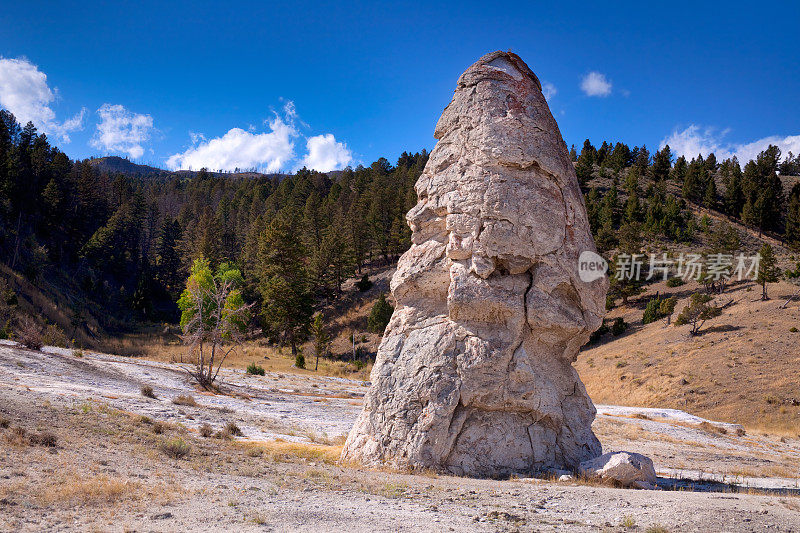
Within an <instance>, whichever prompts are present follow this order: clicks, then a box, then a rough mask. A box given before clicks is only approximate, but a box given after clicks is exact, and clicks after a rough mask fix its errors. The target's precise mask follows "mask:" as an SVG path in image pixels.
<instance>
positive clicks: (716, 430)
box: [699, 421, 728, 435]
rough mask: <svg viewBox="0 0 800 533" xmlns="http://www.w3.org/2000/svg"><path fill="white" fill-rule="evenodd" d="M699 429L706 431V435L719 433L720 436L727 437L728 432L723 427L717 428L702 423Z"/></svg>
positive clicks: (707, 423)
mask: <svg viewBox="0 0 800 533" xmlns="http://www.w3.org/2000/svg"><path fill="white" fill-rule="evenodd" d="M699 428H700V429H702V430H703V431H705V432H706V433H719V434H720V435H727V434H728V430H727V429H725V428H724V427H722V426H715V425H714V424H711V423H709V422H705V421H703V422H701V423H700V425H699Z"/></svg>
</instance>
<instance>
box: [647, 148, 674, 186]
mask: <svg viewBox="0 0 800 533" xmlns="http://www.w3.org/2000/svg"><path fill="white" fill-rule="evenodd" d="M671 168H672V152H670V149H669V145H668V144H667V145H664V148H662V149H661V150H659V151H657V152H656V153H655V155H654V156H653V168H652V169H651V172H652V174H653V179H654V180H655V181H665V180H666V179H667V178H669V171H670V169H671Z"/></svg>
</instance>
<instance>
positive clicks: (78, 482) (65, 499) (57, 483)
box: [37, 474, 142, 505]
mask: <svg viewBox="0 0 800 533" xmlns="http://www.w3.org/2000/svg"><path fill="white" fill-rule="evenodd" d="M141 496H142V484H141V483H139V482H136V481H131V480H122V479H119V478H110V477H108V476H106V475H104V474H97V475H81V474H75V475H70V476H64V477H62V478H57V479H55V480H53V481H51V482H50V483H48V484H47V485H45V486H44V487H42V488H41V489H40V491H39V492H38V494H37V499H38V500H39V501H40V502H42V503H43V504H45V505H96V504H112V503H118V502H121V501H124V500H135V499H139V498H140V497H141Z"/></svg>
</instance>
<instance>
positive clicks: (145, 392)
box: [140, 385, 156, 400]
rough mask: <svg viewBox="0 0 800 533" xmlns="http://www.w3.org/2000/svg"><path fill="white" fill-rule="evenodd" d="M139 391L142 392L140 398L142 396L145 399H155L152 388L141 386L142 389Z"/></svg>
mask: <svg viewBox="0 0 800 533" xmlns="http://www.w3.org/2000/svg"><path fill="white" fill-rule="evenodd" d="M140 390H141V392H142V396H144V397H145V398H152V399H154V400H155V399H156V393H155V392H153V387H151V386H150V385H142V388H141V389H140Z"/></svg>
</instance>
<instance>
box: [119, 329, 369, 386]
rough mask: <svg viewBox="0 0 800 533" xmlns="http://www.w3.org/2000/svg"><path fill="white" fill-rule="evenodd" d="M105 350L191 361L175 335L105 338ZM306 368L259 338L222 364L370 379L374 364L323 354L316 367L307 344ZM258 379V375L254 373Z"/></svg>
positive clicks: (274, 370) (238, 367) (167, 359)
mask: <svg viewBox="0 0 800 533" xmlns="http://www.w3.org/2000/svg"><path fill="white" fill-rule="evenodd" d="M104 349H105V351H107V352H109V353H112V354H115V355H123V356H128V357H140V358H142V359H148V360H151V361H160V362H166V363H191V362H192V360H191V358H190V356H189V350H188V348H187V347H186V346H184V345H183V344H181V343H180V341H178V340H175V339H168V338H165V337H164V336H163V335H160V334H159V335H156V334H135V335H127V336H125V337H122V338H119V339H112V340H109V341H107V342H106V345H105V346H104ZM305 353H306V368H305V369H302V368H297V367H296V366H294V357H292V355H291V352H290V351H289V350H288V349H282V348H274V347H272V346H262V345H261V344H260V342H259V341H250V342H247V343H245V344H244V345H243V346H241V347H240V348H239V349H238V350H236V351H234V352H233V353H231V355H230V356H228V358H227V359H225V361H224V363H223V368H236V369H241V370H244V369H246V368H247V365H249V364H250V363H256V364H257V365H259V366H261V367H263V368H264V370H265V371H267V372H282V373H290V374H298V375H305V376H319V375H322V376H334V377H345V378H350V379H356V380H367V379H369V373H370V371H371V370H372V364H371V363H369V364H367V365H366V366H363V367H362V368H358V367H357V366H356V365H355V364H353V363H351V362H346V361H336V360H332V359H326V358H320V360H319V369H318V370H317V371H314V356H313V350H312V349H311V348H310V347H306V349H305ZM253 378H254V379H257V378H258V376H253Z"/></svg>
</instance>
